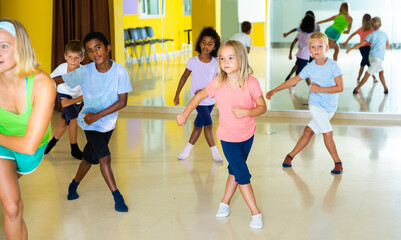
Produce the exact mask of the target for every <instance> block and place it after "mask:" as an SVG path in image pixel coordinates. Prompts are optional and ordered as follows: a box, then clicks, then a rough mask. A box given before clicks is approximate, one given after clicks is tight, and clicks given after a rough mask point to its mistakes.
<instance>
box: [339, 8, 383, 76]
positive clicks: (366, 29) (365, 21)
mask: <svg viewBox="0 0 401 240" xmlns="http://www.w3.org/2000/svg"><path fill="white" fill-rule="evenodd" d="M371 18H372V17H371V16H370V15H369V14H367V13H366V14H365V15H363V18H362V27H360V28H358V30H356V31H355V32H353V33H352V34H351V35H350V36H349V38H348V39H347V41H345V42H344V43H343V47H345V46H346V45H347V43H348V42H349V40H351V38H353V37H354V36H355V35H356V34H358V35H359V37H360V38H361V41H360V42H363V40H365V38H366V37H367V36H368V35H369V34H371V33H372V32H373V31H374V29H373V28H372V26H371V24H370V19H371ZM370 45H371V44H370V43H367V44H365V45H364V46H362V47H360V48H359V51H360V52H361V55H362V61H361V67H360V68H359V73H358V78H357V82H358V83H359V81H360V79H361V76H362V73H363V69H364V68H365V66H366V65H367V66H368V67H369V66H370V63H369V52H370ZM372 77H373V81H374V82H377V80H376V77H375V76H374V75H372Z"/></svg>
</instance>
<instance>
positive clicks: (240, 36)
mask: <svg viewBox="0 0 401 240" xmlns="http://www.w3.org/2000/svg"><path fill="white" fill-rule="evenodd" d="M251 32H252V23H250V22H248V21H244V22H242V23H241V32H239V33H236V34H235V35H234V36H232V37H230V40H237V41H239V42H241V43H242V45H244V47H245V49H246V52H247V53H248V54H249V52H250V51H251V40H252V39H251V37H249V35H250V34H251Z"/></svg>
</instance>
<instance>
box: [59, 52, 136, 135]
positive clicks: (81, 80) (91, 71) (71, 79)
mask: <svg viewBox="0 0 401 240" xmlns="http://www.w3.org/2000/svg"><path fill="white" fill-rule="evenodd" d="M110 61H112V64H113V65H112V66H111V68H110V69H109V70H108V71H107V72H105V73H100V72H98V71H97V69H96V66H95V63H94V62H92V63H90V64H87V65H84V66H82V67H80V68H78V69H76V70H75V71H73V72H70V73H68V74H65V75H63V76H62V78H63V80H64V82H65V83H67V85H68V86H69V87H71V88H73V87H75V86H78V85H80V86H81V88H82V95H83V98H84V107H83V109H82V111H81V112H80V113H79V115H78V125H79V126H80V127H81V128H82V129H83V130H91V131H98V132H108V131H110V130H113V129H114V127H115V126H116V121H117V116H118V111H117V112H114V113H111V114H109V115H106V116H104V117H102V118H100V119H99V120H97V121H96V122H94V123H92V124H91V125H88V124H86V123H85V121H84V117H85V113H97V112H100V111H102V110H104V109H106V108H108V107H110V106H111V105H113V104H114V103H115V102H117V101H118V94H123V93H128V92H130V91H132V87H131V83H130V81H129V76H128V72H127V69H125V67H123V66H122V65H120V64H118V63H116V62H114V61H113V60H110Z"/></svg>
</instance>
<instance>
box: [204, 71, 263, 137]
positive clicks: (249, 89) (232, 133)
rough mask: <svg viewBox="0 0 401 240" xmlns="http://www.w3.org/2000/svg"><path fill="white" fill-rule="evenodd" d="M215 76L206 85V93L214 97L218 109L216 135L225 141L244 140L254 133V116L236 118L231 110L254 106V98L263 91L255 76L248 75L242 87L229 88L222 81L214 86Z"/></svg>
mask: <svg viewBox="0 0 401 240" xmlns="http://www.w3.org/2000/svg"><path fill="white" fill-rule="evenodd" d="M216 83H217V78H215V79H213V81H211V82H210V83H209V84H208V85H207V86H206V91H207V94H208V95H209V96H210V97H211V98H214V99H216V103H217V108H218V109H219V127H218V128H217V133H216V135H217V137H218V138H219V139H220V140H223V141H226V142H244V141H246V140H248V139H249V138H251V137H252V136H253V135H254V134H255V130H256V121H255V117H243V118H236V117H235V116H234V114H233V112H232V109H233V108H234V107H243V108H247V109H250V108H254V107H255V99H256V98H258V97H260V96H262V95H263V92H262V89H261V88H260V86H259V82H258V80H257V79H256V78H254V77H252V76H249V77H248V81H247V82H246V84H245V85H244V86H243V87H242V88H237V89H233V88H229V87H227V85H225V84H224V83H222V84H221V85H220V86H219V87H218V88H216V87H215V85H216Z"/></svg>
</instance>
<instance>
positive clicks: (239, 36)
mask: <svg viewBox="0 0 401 240" xmlns="http://www.w3.org/2000/svg"><path fill="white" fill-rule="evenodd" d="M230 40H237V41H239V42H241V43H242V45H244V47H245V49H246V48H247V47H251V37H249V36H248V34H246V33H243V32H239V33H236V34H235V35H234V36H232V37H231V38H230Z"/></svg>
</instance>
